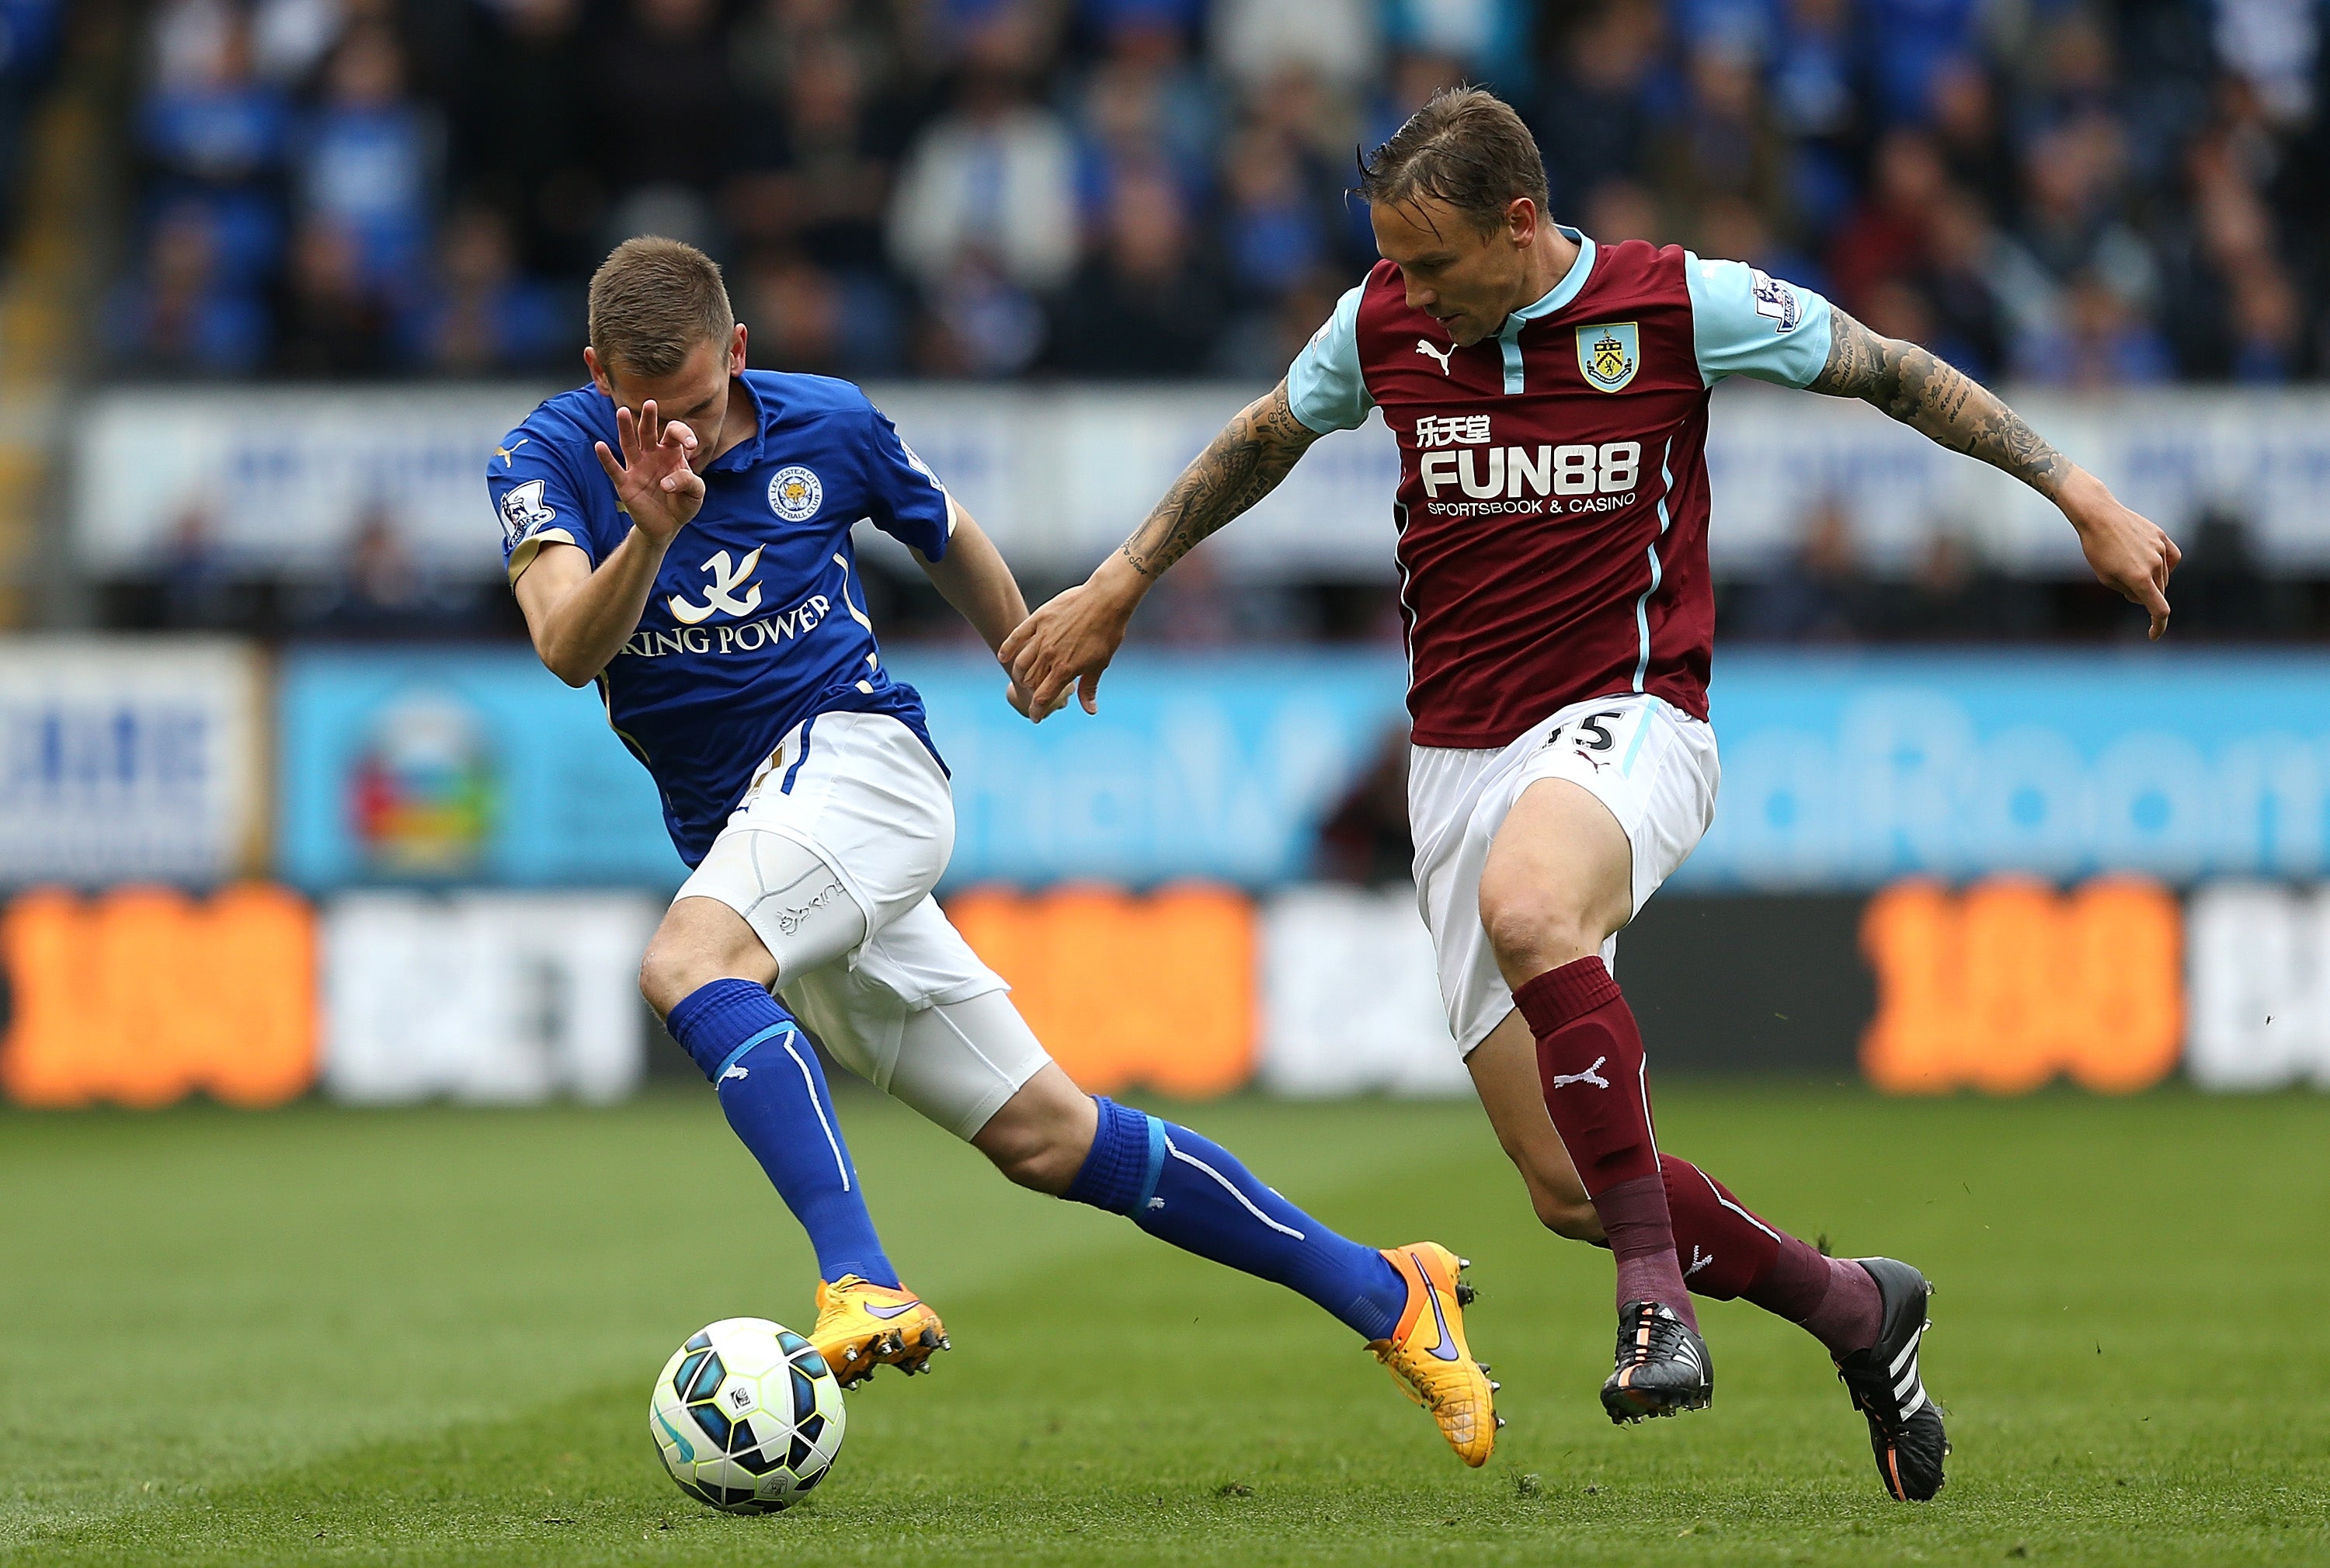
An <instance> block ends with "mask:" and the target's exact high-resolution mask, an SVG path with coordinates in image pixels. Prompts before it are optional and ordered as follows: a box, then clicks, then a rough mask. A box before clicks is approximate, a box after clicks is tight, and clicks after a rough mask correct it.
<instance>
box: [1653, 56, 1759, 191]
mask: <svg viewBox="0 0 2330 1568" xmlns="http://www.w3.org/2000/svg"><path fill="white" fill-rule="evenodd" d="M1651 162H1652V167H1653V178H1654V179H1655V181H1656V183H1657V184H1658V187H1659V190H1660V193H1661V194H1662V196H1664V198H1665V201H1666V205H1667V208H1668V210H1669V211H1670V212H1671V213H1673V214H1675V216H1676V217H1677V218H1678V219H1683V220H1686V221H1687V220H1688V217H1689V216H1690V215H1692V214H1697V213H1703V212H1704V211H1705V210H1706V208H1707V206H1708V204H1709V203H1711V202H1715V201H1718V200H1721V199H1724V198H1731V199H1736V200H1739V201H1744V202H1747V203H1751V204H1752V205H1753V206H1754V207H1755V208H1756V209H1757V213H1758V214H1759V215H1760V216H1762V217H1763V218H1764V219H1765V220H1766V222H1770V221H1772V219H1773V218H1774V217H1775V216H1776V214H1778V213H1782V212H1783V211H1784V209H1785V205H1786V195H1787V192H1786V180H1787V157H1786V150H1785V145H1784V144H1783V143H1782V142H1781V140H1780V138H1779V136H1778V133H1777V131H1776V129H1775V128H1774V127H1773V126H1772V124H1771V122H1770V120H1769V119H1768V118H1767V117H1766V113H1765V108H1764V95H1763V87H1762V84H1761V82H1760V81H1759V80H1757V73H1756V70H1755V64H1754V61H1751V60H1750V59H1749V58H1748V56H1746V55H1744V54H1741V53H1738V52H1734V51H1733V50H1730V49H1728V48H1714V47H1710V46H1706V45H1702V46H1700V48H1699V49H1697V50H1695V51H1693V52H1692V53H1691V70H1690V90H1689V96H1688V97H1687V98H1686V99H1685V100H1684V104H1683V109H1682V112H1681V114H1680V115H1677V116H1675V117H1673V118H1672V119H1671V120H1670V121H1669V122H1668V123H1667V125H1666V126H1665V127H1663V128H1662V129H1661V130H1660V131H1659V132H1658V133H1657V135H1656V137H1655V140H1654V142H1653V150H1652V152H1651Z"/></svg>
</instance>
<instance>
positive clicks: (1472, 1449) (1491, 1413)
mask: <svg viewBox="0 0 2330 1568" xmlns="http://www.w3.org/2000/svg"><path fill="white" fill-rule="evenodd" d="M1383 1255H1384V1256H1385V1257H1386V1258H1387V1259H1388V1260H1389V1261H1390V1262H1391V1266H1392V1267H1393V1268H1395V1269H1397V1270H1399V1273H1400V1278H1401V1279H1403V1280H1407V1307H1406V1308H1404V1309H1403V1310H1402V1311H1401V1313H1400V1315H1399V1324H1398V1326H1397V1327H1395V1328H1394V1329H1393V1330H1392V1332H1391V1337H1390V1338H1388V1339H1378V1340H1373V1341H1371V1342H1369V1346H1368V1349H1369V1351H1370V1352H1372V1353H1373V1354H1374V1355H1375V1358H1376V1359H1377V1360H1378V1361H1380V1362H1382V1363H1383V1364H1384V1365H1385V1366H1386V1367H1387V1368H1388V1369H1389V1370H1390V1372H1391V1374H1392V1378H1393V1380H1394V1381H1395V1382H1397V1384H1399V1387H1400V1392H1401V1393H1405V1394H1407V1397H1408V1398H1410V1399H1412V1400H1414V1401H1415V1402H1416V1403H1418V1404H1420V1405H1422V1406H1423V1407H1424V1408H1425V1409H1426V1410H1428V1411H1430V1412H1432V1419H1433V1420H1434V1422H1437V1423H1438V1425H1439V1427H1440V1435H1441V1436H1442V1437H1444V1438H1446V1439H1447V1440H1448V1446H1449V1447H1450V1448H1452V1449H1454V1450H1456V1457H1457V1458H1458V1459H1463V1461H1464V1462H1465V1463H1466V1464H1468V1465H1471V1466H1473V1467H1474V1468H1475V1469H1478V1468H1479V1467H1480V1466H1482V1465H1485V1464H1487V1463H1488V1462H1489V1455H1490V1454H1491V1453H1492V1452H1493V1451H1494V1450H1495V1449H1496V1446H1497V1429H1498V1428H1499V1427H1501V1426H1502V1425H1504V1424H1505V1422H1504V1418H1503V1417H1502V1416H1500V1415H1499V1414H1497V1411H1496V1398H1495V1395H1496V1392H1497V1384H1493V1383H1492V1382H1490V1381H1489V1369H1488V1367H1487V1366H1486V1365H1482V1363H1480V1362H1477V1361H1474V1360H1473V1352H1472V1350H1471V1349H1470V1348H1469V1347H1468V1346H1466V1345H1465V1343H1464V1308H1465V1306H1466V1305H1467V1304H1468V1303H1470V1302H1471V1301H1472V1299H1473V1287H1471V1286H1470V1285H1467V1284H1465V1283H1464V1282H1463V1280H1462V1279H1461V1278H1460V1277H1459V1276H1460V1275H1461V1274H1462V1272H1463V1270H1465V1269H1467V1268H1469V1267H1471V1264H1470V1263H1469V1261H1467V1260H1465V1259H1463V1258H1459V1257H1458V1256H1457V1255H1456V1254H1455V1253H1454V1252H1450V1251H1449V1250H1448V1249H1447V1248H1445V1247H1444V1246H1441V1245H1439V1244H1438V1243H1437V1242H1416V1243H1414V1244H1413V1245H1410V1246H1406V1247H1387V1248H1385V1249H1384V1254H1383Z"/></svg>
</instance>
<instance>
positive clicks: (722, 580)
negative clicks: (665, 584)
mask: <svg viewBox="0 0 2330 1568" xmlns="http://www.w3.org/2000/svg"><path fill="white" fill-rule="evenodd" d="M761 548H765V547H764V546H763V547H758V548H755V549H754V550H753V553H751V554H750V555H747V556H746V557H744V560H743V561H741V562H737V563H736V564H735V565H734V566H733V567H732V566H731V565H729V563H728V553H727V552H726V551H725V550H723V551H719V552H717V553H715V554H714V555H713V557H712V558H711V559H710V560H709V561H706V562H705V563H704V571H705V573H706V575H707V576H709V577H710V578H711V579H712V585H711V586H710V587H709V588H706V590H704V600H705V601H704V602H703V603H702V604H696V603H695V602H693V601H692V600H688V599H687V598H686V597H685V596H683V595H681V594H677V593H675V594H673V595H672V596H671V598H670V600H668V603H669V604H670V605H671V613H672V615H673V616H674V617H675V618H676V619H677V620H678V621H679V622H680V624H682V625H683V626H695V625H696V624H697V623H698V622H701V621H706V620H709V619H712V617H713V616H714V615H715V614H716V613H718V612H720V611H722V610H725V611H727V612H728V613H729V614H730V615H733V616H736V617H739V618H742V617H744V616H748V615H750V614H752V613H753V611H754V610H756V609H760V608H761V585H760V584H759V583H757V582H754V583H753V585H752V591H751V592H749V593H747V594H746V595H745V596H744V598H742V599H738V598H737V597H736V596H735V594H736V590H737V589H739V588H742V587H743V586H744V584H745V583H746V582H748V581H751V578H752V575H753V570H754V569H755V568H756V567H758V566H759V565H760V564H761Z"/></svg>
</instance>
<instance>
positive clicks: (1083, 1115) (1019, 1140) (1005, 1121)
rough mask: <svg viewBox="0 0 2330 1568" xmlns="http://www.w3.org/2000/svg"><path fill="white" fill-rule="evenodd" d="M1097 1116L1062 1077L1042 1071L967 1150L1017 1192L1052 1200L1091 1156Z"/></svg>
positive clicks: (1056, 1072)
mask: <svg viewBox="0 0 2330 1568" xmlns="http://www.w3.org/2000/svg"><path fill="white" fill-rule="evenodd" d="M1097 1123H1098V1115H1097V1113H1096V1112H1095V1111H1094V1108H1093V1102H1092V1100H1090V1099H1089V1098H1087V1097H1086V1096H1085V1095H1084V1094H1083V1093H1082V1092H1081V1091H1078V1090H1077V1089H1076V1087H1075V1084H1074V1083H1073V1082H1071V1081H1070V1080H1069V1078H1068V1076H1067V1074H1066V1073H1065V1072H1061V1071H1060V1070H1059V1069H1058V1068H1057V1067H1056V1066H1047V1068H1046V1069H1045V1070H1044V1071H1042V1072H1038V1073H1037V1075H1036V1076H1035V1077H1034V1078H1031V1079H1029V1080H1028V1082H1026V1083H1025V1084H1023V1085H1021V1086H1020V1089H1019V1091H1018V1093H1016V1094H1014V1095H1013V1096H1012V1097H1011V1098H1010V1099H1009V1100H1007V1101H1005V1102H1004V1105H1003V1108H1002V1109H1001V1110H998V1111H997V1112H996V1113H995V1114H994V1115H993V1116H991V1117H990V1118H989V1119H988V1121H987V1125H986V1126H984V1127H982V1128H980V1129H979V1130H978V1131H977V1132H976V1133H973V1134H972V1135H971V1144H972V1146H973V1147H974V1148H977V1149H978V1150H979V1152H980V1153H981V1154H983V1155H985V1156H986V1157H988V1158H989V1160H990V1161H991V1162H993V1164H994V1166H995V1168H996V1169H997V1170H999V1171H1001V1172H1002V1173H1003V1174H1004V1176H1006V1177H1008V1178H1009V1179H1010V1180H1011V1181H1013V1182H1015V1183H1017V1184H1018V1185H1020V1186H1023V1187H1029V1188H1032V1189H1034V1190H1035V1191H1037V1192H1039V1193H1049V1194H1051V1195H1053V1196H1055V1197H1057V1196H1058V1195H1060V1194H1062V1193H1065V1192H1066V1191H1067V1190H1068V1188H1069V1187H1070V1186H1072V1185H1075V1179H1076V1172H1078V1171H1079V1170H1082V1169H1083V1168H1084V1157H1085V1156H1086V1155H1088V1154H1090V1153H1091V1152H1092V1142H1093V1133H1094V1128H1095V1126H1096V1125H1097Z"/></svg>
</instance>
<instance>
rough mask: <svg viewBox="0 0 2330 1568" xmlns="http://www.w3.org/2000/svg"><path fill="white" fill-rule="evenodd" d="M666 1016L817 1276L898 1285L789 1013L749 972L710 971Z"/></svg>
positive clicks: (819, 1072) (805, 1040)
mask: <svg viewBox="0 0 2330 1568" xmlns="http://www.w3.org/2000/svg"><path fill="white" fill-rule="evenodd" d="M668 1023H669V1025H670V1027H671V1033H672V1037H673V1038H674V1039H676V1040H677V1041H678V1042H679V1043H680V1044H682V1045H685V1046H687V1053H688V1055H690V1056H691V1057H693V1058H695V1060H696V1066H697V1068H698V1069H700V1070H701V1071H702V1072H703V1073H704V1076H705V1077H706V1078H708V1079H710V1080H712V1084H713V1088H714V1089H715V1091H717V1092H718V1094H719V1096H720V1109H721V1110H724V1111H725V1112H727V1114H728V1125H729V1126H730V1127H733V1128H734V1129H736V1136H737V1137H738V1138H743V1139H744V1147H745V1148H749V1149H751V1150H752V1151H753V1158H754V1159H757V1160H759V1161H760V1162H761V1168H762V1170H764V1171H766V1172H768V1173H769V1180H771V1181H772V1182H773V1183H775V1184H776V1188H777V1195H778V1196H780V1197H781V1198H783V1199H784V1200H785V1206H786V1207H787V1208H789V1209H791V1210H792V1212H793V1218H795V1219H797V1220H799V1221H800V1223H801V1228H802V1229H803V1230H805V1231H807V1232H808V1233H809V1239H810V1245H811V1246H813V1247H815V1248H816V1249H817V1271H818V1273H819V1276H820V1277H821V1278H823V1279H826V1280H838V1279H840V1278H841V1277H842V1276H843V1275H844V1274H855V1275H857V1277H858V1278H860V1279H862V1280H868V1281H870V1282H872V1283H874V1284H876V1285H886V1286H889V1287H890V1288H892V1289H896V1288H897V1284H898V1274H897V1270H895V1269H893V1268H891V1267H890V1260H889V1259H888V1258H887V1257H886V1256H884V1255H883V1252H882V1239H881V1237H879V1236H878V1235H876V1234H875V1232H874V1221H873V1218H872V1216H870V1215H869V1214H867V1212H866V1198H865V1195H864V1194H863V1193H862V1192H861V1191H860V1190H859V1188H858V1185H857V1167H856V1166H853V1165H852V1164H850V1163H849V1148H848V1145H847V1144H845V1143H843V1142H842V1141H841V1122H840V1119H838V1118H837V1117H836V1116H835V1115H834V1113H833V1097H832V1096H831V1095H830V1094H829V1093H827V1092H826V1087H825V1070H824V1069H823V1068H822V1067H820V1066H819V1064H818V1060H817V1052H816V1050H815V1049H814V1048H813V1047H811V1046H810V1043H809V1037H808V1036H807V1035H805V1034H802V1033H801V1032H800V1025H799V1024H796V1023H795V1022H794V1021H793V1015H791V1013H788V1012H786V1011H785V1009H784V1008H783V1006H781V1005H780V1004H779V1003H778V1001H777V999H776V998H775V997H772V996H770V995H769V993H768V992H766V991H764V990H762V988H761V987H759V986H756V985H754V984H753V982H752V981H750V980H715V981H713V982H712V983H711V984H710V985H708V986H704V987H698V988H697V989H696V990H694V991H691V992H689V993H688V995H687V997H684V998H683V999H682V1000H681V1001H680V1003H679V1005H678V1006H676V1007H674V1008H673V1009H672V1010H671V1017H670V1018H669V1019H668Z"/></svg>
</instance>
